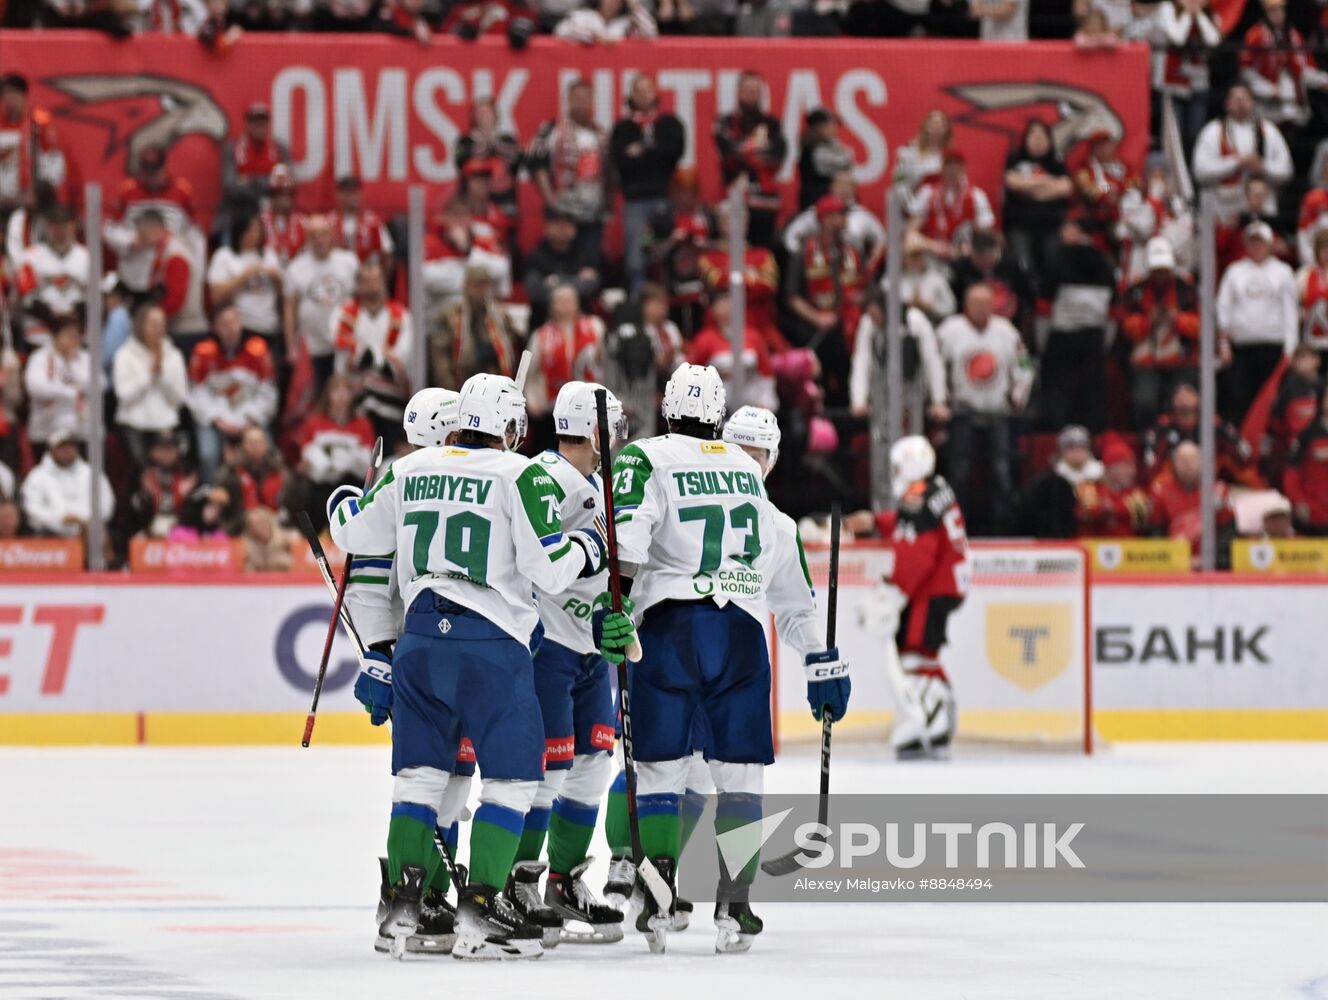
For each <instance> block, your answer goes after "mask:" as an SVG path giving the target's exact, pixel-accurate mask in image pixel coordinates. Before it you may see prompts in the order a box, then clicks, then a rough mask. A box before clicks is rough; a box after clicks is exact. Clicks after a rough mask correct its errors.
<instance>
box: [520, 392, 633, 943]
mask: <svg viewBox="0 0 1328 1000" xmlns="http://www.w3.org/2000/svg"><path fill="white" fill-rule="evenodd" d="M598 388H601V387H600V386H598V385H597V384H595V383H593V382H568V383H567V384H565V385H564V386H563V387H562V389H561V390H559V392H558V397H557V399H556V401H555V402H554V405H553V423H554V430H555V432H556V434H557V438H558V446H557V449H556V450H550V451H546V452H544V453H543V454H541V455H539V456H538V457H537V458H535V459H534V460H533V461H534V463H535V465H536V467H537V468H539V469H540V471H541V472H543V473H545V474H547V475H548V476H549V477H550V478H552V479H553V481H554V482H555V483H556V484H557V487H558V490H557V493H558V497H559V509H560V513H561V515H562V520H563V527H564V528H565V529H571V528H580V527H586V528H589V527H593V526H594V525H595V524H596V522H597V521H602V518H603V515H604V489H603V485H602V483H601V480H600V477H599V475H598V474H597V471H598V469H599V461H600V457H599V456H600V449H601V448H607V447H611V446H612V444H613V441H614V440H621V439H623V438H625V437H626V421H625V420H624V419H623V408H622V404H621V403H620V402H619V401H618V399H617V398H616V397H615V396H614V395H613V393H608V397H607V403H608V416H609V434H610V440H609V441H607V442H604V441H600V439H599V429H598V427H597V426H596V413H595V390H596V389H598ZM606 586H607V580H606V574H600V575H599V576H596V577H593V578H590V579H580V580H577V581H576V582H574V583H573V584H572V586H571V587H569V588H568V589H567V590H564V591H562V592H561V593H550V592H548V591H545V590H540V591H539V592H538V595H537V596H538V598H539V606H540V618H541V620H542V621H543V623H544V629H545V631H544V639H543V642H542V643H541V644H540V647H539V649H538V651H537V652H536V654H535V693H536V694H537V695H538V697H539V702H540V710H541V712H542V713H543V717H544V739H545V746H546V749H545V754H544V760H545V770H544V781H543V782H541V784H540V787H539V791H538V792H536V793H535V803H534V805H533V806H531V809H530V811H529V812H528V813H526V826H525V830H524V831H523V833H522V835H521V845H520V847H519V848H518V850H517V863H516V867H515V868H514V869H513V873H512V884H511V885H510V886H509V894H510V895H511V897H512V899H513V901H514V902H515V903H516V905H517V907H518V908H519V909H522V911H523V912H524V913H525V914H526V916H527V917H529V918H530V919H532V920H534V921H535V922H537V923H540V924H541V925H544V926H550V925H551V922H550V920H549V918H550V917H552V918H553V920H555V921H556V922H557V925H558V929H559V930H560V931H561V940H563V941H569V942H576V943H604V944H607V943H612V942H614V941H620V940H622V936H623V932H622V914H621V913H620V912H619V911H618V910H616V909H613V908H612V907H608V906H605V905H604V904H603V903H601V902H599V901H598V900H597V899H595V897H594V894H593V893H592V892H591V890H590V888H589V886H587V885H586V884H585V879H584V876H585V872H586V870H587V869H588V868H589V867H590V864H591V859H590V858H589V857H587V853H586V852H587V851H588V850H589V847H590V840H591V837H592V836H593V834H594V832H595V824H596V821H597V820H598V818H599V802H600V800H601V799H602V798H603V797H604V791H605V789H606V788H607V787H608V784H609V779H610V777H611V776H612V773H613V764H612V760H611V757H610V755H611V753H612V751H613V743H614V732H615V728H616V722H617V706H616V705H615V703H614V698H613V685H612V682H611V680H610V676H609V665H608V663H606V662H605V660H604V657H603V656H601V655H600V651H599V647H598V644H597V642H596V637H595V635H594V629H593V628H592V605H593V604H594V601H595V598H596V597H597V596H598V595H599V594H600V593H602V592H603V591H604V589H605V588H606ZM546 834H547V837H548V869H549V878H548V884H547V886H546V888H545V891H544V895H543V899H542V902H541V897H540V894H539V878H540V875H541V873H542V872H543V870H544V868H545V865H544V863H543V862H542V861H540V860H539V857H540V853H541V850H542V848H543V847H544V842H545V837H546ZM548 944H549V939H548V937H547V936H546V939H545V945H546V946H547V945H548Z"/></svg>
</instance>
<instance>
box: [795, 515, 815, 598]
mask: <svg viewBox="0 0 1328 1000" xmlns="http://www.w3.org/2000/svg"><path fill="white" fill-rule="evenodd" d="M793 536H794V537H795V538H796V539H797V540H798V562H799V563H801V564H802V578H803V579H804V580H806V581H807V589H808V590H814V589H816V588H814V587H813V586H812V572H811V570H809V569H808V568H807V552H806V551H805V550H804V549H803V547H802V532H801V531H799V530H798V529H797V528H794V529H793Z"/></svg>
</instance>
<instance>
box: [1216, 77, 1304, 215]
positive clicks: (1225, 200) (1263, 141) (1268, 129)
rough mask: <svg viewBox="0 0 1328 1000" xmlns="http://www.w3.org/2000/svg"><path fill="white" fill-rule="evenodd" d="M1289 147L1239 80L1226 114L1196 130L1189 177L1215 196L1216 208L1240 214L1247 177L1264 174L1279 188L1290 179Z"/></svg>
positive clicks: (1221, 213) (1233, 89)
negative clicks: (1261, 114)
mask: <svg viewBox="0 0 1328 1000" xmlns="http://www.w3.org/2000/svg"><path fill="white" fill-rule="evenodd" d="M1291 174H1292V162H1291V151H1290V149H1288V148H1287V144H1286V140H1285V139H1284V138H1282V133H1281V132H1279V131H1278V130H1277V127H1276V126H1275V125H1273V124H1272V123H1270V122H1267V121H1265V120H1264V119H1263V118H1261V117H1260V116H1259V114H1258V112H1257V111H1256V110H1255V107H1254V95H1253V94H1252V93H1250V88H1249V87H1247V86H1246V85H1245V84H1243V83H1237V84H1235V85H1234V86H1232V88H1231V89H1230V90H1228V91H1227V101H1226V114H1224V115H1223V116H1222V117H1221V118H1214V119H1213V120H1212V121H1210V122H1209V123H1208V124H1207V125H1205V126H1204V127H1203V128H1202V129H1201V130H1200V131H1199V138H1198V139H1196V140H1195V143H1194V179H1195V180H1196V181H1197V182H1198V183H1199V184H1200V185H1201V186H1203V187H1207V188H1210V189H1212V190H1213V191H1214V192H1215V194H1216V196H1217V211H1218V214H1219V215H1220V216H1221V217H1222V218H1223V220H1226V221H1229V220H1231V219H1233V218H1234V217H1236V216H1237V215H1239V214H1240V209H1241V203H1242V201H1243V200H1244V196H1243V191H1244V185H1245V179H1246V178H1247V177H1251V176H1255V177H1259V176H1261V177H1264V178H1265V179H1266V180H1267V181H1268V183H1269V184H1270V185H1271V186H1272V187H1274V188H1278V187H1281V186H1282V185H1283V184H1285V183H1286V182H1287V181H1289V180H1290V179H1291Z"/></svg>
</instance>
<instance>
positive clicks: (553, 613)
mask: <svg viewBox="0 0 1328 1000" xmlns="http://www.w3.org/2000/svg"><path fill="white" fill-rule="evenodd" d="M533 464H534V465H535V466H537V467H538V468H539V469H540V471H542V472H545V473H547V474H548V475H550V476H552V477H553V479H554V480H555V481H556V482H557V483H558V486H559V488H560V489H561V490H562V492H563V497H562V501H561V502H560V504H559V507H560V509H561V513H562V520H563V528H565V529H568V530H570V529H572V528H590V527H593V526H594V524H595V519H596V518H600V517H602V516H603V513H604V488H603V486H601V485H600V482H601V480H600V477H599V476H597V475H594V474H591V475H590V476H583V475H581V473H580V472H578V471H577V469H576V467H575V466H574V465H572V463H571V462H569V461H568V460H567V459H565V458H564V457H563V456H562V455H560V454H558V452H556V451H546V452H544V454H542V455H540V456H538V457H537V458H535V459H534V461H533ZM607 581H608V573H607V571H606V572H602V573H597V574H596V575H595V576H592V577H586V578H584V579H578V580H575V581H574V582H573V583H572V585H571V586H570V587H568V588H567V589H566V590H564V591H562V592H560V593H551V592H549V591H547V590H543V589H540V590H538V591H537V592H536V596H537V597H538V598H539V609H540V611H539V613H540V620H541V621H542V622H543V623H544V638H546V639H551V640H553V641H554V642H556V643H558V645H560V646H566V647H567V648H568V649H570V650H572V651H573V652H576V653H594V652H597V649H596V647H595V643H594V641H593V638H592V636H591V628H590V616H591V609H592V605H593V603H594V601H595V598H596V597H598V596H599V595H600V594H602V593H604V591H605V590H607V589H608V582H607Z"/></svg>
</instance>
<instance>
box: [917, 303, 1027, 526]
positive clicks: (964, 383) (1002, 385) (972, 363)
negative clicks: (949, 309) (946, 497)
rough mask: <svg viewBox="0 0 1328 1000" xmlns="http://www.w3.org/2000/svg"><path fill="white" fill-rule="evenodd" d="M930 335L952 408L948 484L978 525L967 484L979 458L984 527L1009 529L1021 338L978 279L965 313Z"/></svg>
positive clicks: (1021, 385)
mask: <svg viewBox="0 0 1328 1000" xmlns="http://www.w3.org/2000/svg"><path fill="white" fill-rule="evenodd" d="M936 338H937V340H938V341H940V349H941V358H942V360H943V361H944V362H945V365H946V368H947V370H948V372H949V382H950V406H951V410H952V413H953V415H952V417H951V420H950V442H949V445H948V447H947V449H946V452H947V456H948V462H947V465H948V469H949V473H948V474H949V479H950V484H951V485H952V486H953V487H954V489H955V493H956V494H957V495H958V497H959V504H960V506H961V507H963V508H964V511H965V516H966V517H968V516H971V517H972V518H973V519H974V520H975V521H976V522H977V523H978V524H981V523H982V521H983V520H984V519H983V517H982V512H981V511H980V510H978V509H977V507H978V503H977V501H978V499H979V498H978V497H976V496H974V495H972V493H971V490H970V485H971V483H972V480H973V467H974V465H975V464H976V463H977V462H979V461H981V456H985V458H986V465H987V489H986V493H987V495H988V496H989V497H990V498H991V510H990V518H989V521H988V526H989V528H990V529H991V531H992V532H993V533H996V534H999V533H1001V532H1003V531H1006V530H1008V529H1009V528H1010V527H1011V524H1012V522H1011V518H1012V516H1013V513H1014V481H1013V479H1012V470H1011V467H1010V457H1011V456H1010V444H1011V442H1010V417H1011V415H1012V414H1013V413H1014V412H1015V411H1016V410H1022V409H1023V408H1024V405H1025V404H1026V403H1027V402H1028V392H1029V389H1030V388H1031V387H1032V373H1031V370H1030V368H1029V365H1028V356H1027V353H1026V351H1025V350H1024V342H1023V340H1022V338H1020V336H1019V331H1018V330H1016V329H1015V328H1014V325H1013V324H1012V323H1011V322H1010V321H1009V320H1007V319H1005V318H1004V317H1003V316H998V315H996V302H995V297H994V296H993V294H992V290H991V286H990V285H988V284H985V283H983V282H977V283H976V284H973V285H970V286H969V287H968V291H967V292H966V293H965V294H964V311H963V312H961V313H956V314H955V315H953V316H951V317H950V318H949V319H947V320H946V321H945V322H944V323H942V324H941V325H940V327H938V328H937V330H936ZM970 512H972V513H971V515H970Z"/></svg>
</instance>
